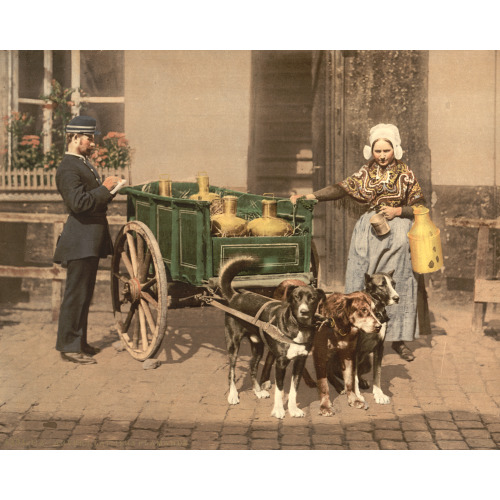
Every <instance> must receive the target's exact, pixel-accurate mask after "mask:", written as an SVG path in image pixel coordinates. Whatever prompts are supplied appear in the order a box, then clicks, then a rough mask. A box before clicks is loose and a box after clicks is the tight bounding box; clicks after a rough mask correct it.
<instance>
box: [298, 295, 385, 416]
mask: <svg viewBox="0 0 500 500" xmlns="http://www.w3.org/2000/svg"><path fill="white" fill-rule="evenodd" d="M319 314H320V315H321V316H323V317H325V318H326V321H325V322H324V323H323V325H322V326H321V327H320V328H319V330H318V331H317V333H316V335H315V337H314V343H313V349H312V353H313V360H314V368H315V371H316V382H314V380H312V378H311V376H310V375H309V373H308V372H307V369H304V381H305V382H306V384H307V385H309V386H310V387H314V386H317V388H318V392H319V397H320V412H319V413H320V415H323V416H331V415H333V410H332V404H331V402H330V391H329V387H328V379H327V367H328V361H329V358H330V357H331V356H332V354H333V353H334V352H335V355H336V356H337V357H338V360H339V363H340V366H341V371H342V376H343V379H344V383H345V392H346V394H347V401H348V403H349V405H350V406H354V407H355V408H364V407H365V403H364V401H363V400H362V399H360V398H359V397H358V396H357V395H356V392H355V376H356V346H357V342H358V335H359V332H360V331H361V330H362V331H363V332H366V333H368V334H373V333H377V332H379V331H380V329H381V328H382V324H381V323H380V321H379V320H378V319H377V317H376V316H375V312H374V303H373V301H372V299H371V297H370V296H369V295H368V294H366V293H365V292H353V293H350V294H347V295H346V294H341V293H332V294H331V295H329V296H328V298H327V299H326V301H324V302H322V303H321V304H320V306H319Z"/></svg>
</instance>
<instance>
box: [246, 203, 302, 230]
mask: <svg viewBox="0 0 500 500" xmlns="http://www.w3.org/2000/svg"><path fill="white" fill-rule="evenodd" d="M277 213H278V203H277V201H276V200H262V217H259V218H258V219H254V220H251V221H250V222H249V223H248V225H247V228H248V232H249V233H250V234H251V235H253V236H290V235H291V234H292V233H293V227H292V226H291V224H289V223H288V222H287V221H286V220H284V219H280V218H278V217H277Z"/></svg>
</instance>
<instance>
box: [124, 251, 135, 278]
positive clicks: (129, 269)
mask: <svg viewBox="0 0 500 500" xmlns="http://www.w3.org/2000/svg"><path fill="white" fill-rule="evenodd" d="M121 257H122V261H123V263H124V264H125V267H126V268H127V271H128V273H129V274H130V276H131V277H132V276H134V269H133V268H132V263H131V262H130V259H129V258H128V255H127V254H126V253H125V252H122V253H121Z"/></svg>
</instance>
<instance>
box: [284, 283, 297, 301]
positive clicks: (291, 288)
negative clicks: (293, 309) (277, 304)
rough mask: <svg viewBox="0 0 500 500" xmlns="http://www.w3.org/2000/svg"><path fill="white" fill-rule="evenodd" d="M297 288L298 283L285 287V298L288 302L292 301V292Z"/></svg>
mask: <svg viewBox="0 0 500 500" xmlns="http://www.w3.org/2000/svg"><path fill="white" fill-rule="evenodd" d="M296 288H298V285H288V286H287V287H286V289H285V297H284V298H285V299H286V300H287V301H288V302H292V293H293V291H294V290H295V289H296Z"/></svg>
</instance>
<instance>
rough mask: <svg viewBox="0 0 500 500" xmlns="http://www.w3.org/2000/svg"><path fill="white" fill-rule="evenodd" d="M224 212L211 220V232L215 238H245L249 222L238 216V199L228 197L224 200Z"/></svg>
mask: <svg viewBox="0 0 500 500" xmlns="http://www.w3.org/2000/svg"><path fill="white" fill-rule="evenodd" d="M222 206H223V209H224V212H223V213H222V214H219V215H214V216H212V218H211V232H212V234H213V235H214V236H222V237H231V236H245V235H246V232H247V221H246V220H245V219H242V218H241V217H237V216H236V211H237V208H238V197H237V196H231V195H227V196H224V197H223V198H222Z"/></svg>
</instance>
